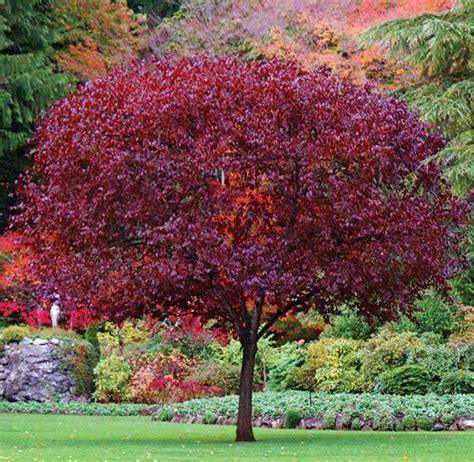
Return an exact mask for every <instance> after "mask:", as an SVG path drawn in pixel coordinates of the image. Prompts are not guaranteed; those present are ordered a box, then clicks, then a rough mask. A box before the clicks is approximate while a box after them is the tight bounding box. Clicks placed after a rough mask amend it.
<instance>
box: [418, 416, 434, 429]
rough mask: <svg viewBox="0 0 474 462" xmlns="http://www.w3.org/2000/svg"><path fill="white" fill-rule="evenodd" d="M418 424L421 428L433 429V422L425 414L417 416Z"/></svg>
mask: <svg viewBox="0 0 474 462" xmlns="http://www.w3.org/2000/svg"><path fill="white" fill-rule="evenodd" d="M416 426H417V427H418V429H419V430H426V431H431V430H432V429H433V422H432V421H431V419H430V418H429V417H427V416H425V415H420V416H419V417H417V418H416Z"/></svg>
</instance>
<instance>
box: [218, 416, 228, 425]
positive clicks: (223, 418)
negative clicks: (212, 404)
mask: <svg viewBox="0 0 474 462" xmlns="http://www.w3.org/2000/svg"><path fill="white" fill-rule="evenodd" d="M225 421H226V418H225V416H223V415H220V416H218V417H217V419H216V424H217V425H225Z"/></svg>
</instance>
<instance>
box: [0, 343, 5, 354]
mask: <svg viewBox="0 0 474 462" xmlns="http://www.w3.org/2000/svg"><path fill="white" fill-rule="evenodd" d="M4 351H5V342H4V341H3V340H2V339H1V338H0V358H1V357H2V356H3V352H4Z"/></svg>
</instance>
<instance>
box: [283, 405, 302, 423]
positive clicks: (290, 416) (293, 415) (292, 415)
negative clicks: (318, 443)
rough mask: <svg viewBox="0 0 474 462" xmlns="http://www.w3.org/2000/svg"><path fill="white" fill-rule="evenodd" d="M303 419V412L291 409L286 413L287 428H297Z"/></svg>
mask: <svg viewBox="0 0 474 462" xmlns="http://www.w3.org/2000/svg"><path fill="white" fill-rule="evenodd" d="M300 421H301V413H300V411H298V410H297V409H289V410H288V411H286V414H285V426H286V428H296V427H297V426H298V424H299V423H300Z"/></svg>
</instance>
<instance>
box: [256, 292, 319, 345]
mask: <svg viewBox="0 0 474 462" xmlns="http://www.w3.org/2000/svg"><path fill="white" fill-rule="evenodd" d="M316 293H317V290H316V289H314V290H311V291H309V292H307V293H306V294H304V295H302V296H301V297H299V298H297V299H295V300H292V301H291V302H289V303H288V304H287V305H285V306H283V307H281V308H280V309H279V310H278V311H276V312H275V313H273V314H272V315H271V316H270V318H269V319H268V321H267V322H266V323H265V324H264V325H263V327H262V328H261V329H260V331H259V332H258V334H257V340H260V339H261V338H262V337H263V336H264V335H265V333H266V332H267V331H268V329H270V327H272V326H273V324H274V323H275V321H277V320H278V318H280V317H281V316H283V315H284V314H286V313H288V312H289V311H290V310H292V309H293V308H296V307H297V306H298V305H301V304H303V303H306V302H307V301H309V300H310V299H311V297H313V296H314V295H315V294H316Z"/></svg>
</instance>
